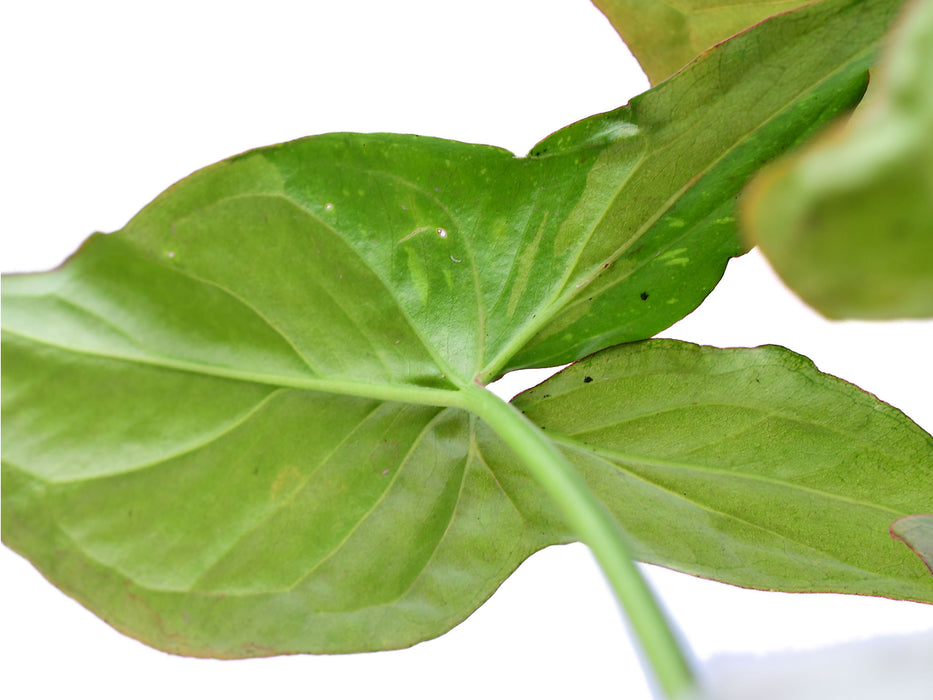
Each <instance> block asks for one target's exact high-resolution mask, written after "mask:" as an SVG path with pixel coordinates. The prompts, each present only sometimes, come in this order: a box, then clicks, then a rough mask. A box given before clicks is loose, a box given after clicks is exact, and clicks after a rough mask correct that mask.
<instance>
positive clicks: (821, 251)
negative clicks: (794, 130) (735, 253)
mask: <svg viewBox="0 0 933 700" xmlns="http://www.w3.org/2000/svg"><path fill="white" fill-rule="evenodd" d="M910 10H911V11H910V12H907V13H905V14H904V15H903V16H902V17H901V19H900V21H899V23H898V26H897V27H896V31H895V32H894V33H893V34H892V36H891V37H890V39H891V40H893V41H892V42H891V45H890V46H889V47H888V48H889V52H888V54H887V55H886V56H884V60H883V64H882V67H881V68H880V70H879V71H878V73H877V74H876V75H877V78H876V79H875V81H873V89H872V91H871V93H870V97H869V98H868V99H867V100H866V102H865V104H863V105H862V106H861V107H860V108H859V110H858V111H857V112H856V113H855V114H854V115H853V117H852V119H851V120H849V121H848V122H846V123H845V124H837V125H835V126H834V127H833V130H832V131H830V132H829V133H827V134H825V135H824V136H822V137H820V139H819V140H817V141H816V142H814V143H813V144H811V145H810V146H808V147H807V148H806V149H805V150H803V151H800V152H798V153H797V154H795V155H792V156H790V157H789V158H787V159H785V160H784V161H782V162H781V163H780V164H776V165H775V166H774V167H773V168H771V169H769V170H767V171H766V172H764V173H762V174H761V175H760V176H759V177H758V178H757V179H756V180H755V181H754V182H753V183H752V185H751V186H750V188H749V192H748V196H747V200H746V203H745V205H744V208H743V212H742V214H743V219H744V222H745V226H746V229H747V230H748V232H749V235H750V237H752V238H754V240H755V241H756V242H757V243H758V244H759V245H760V246H761V249H762V252H764V254H765V255H766V256H767V257H768V259H769V261H770V262H771V264H772V265H773V266H774V268H775V270H776V271H777V272H778V274H779V275H780V276H781V278H782V279H784V281H785V282H787V284H788V286H790V287H791V288H792V289H793V290H795V292H796V293H797V294H799V295H800V296H801V298H802V299H803V300H804V301H806V302H807V303H808V304H810V305H811V306H813V307H814V308H815V309H817V310H818V311H819V312H820V313H822V314H824V315H826V316H827V317H829V318H861V319H878V320H881V319H893V318H929V317H933V272H931V270H933V245H931V244H930V241H931V240H933V204H931V202H933V87H931V86H930V81H929V80H928V77H927V74H926V71H927V68H928V66H929V65H930V62H931V61H933V4H931V3H930V2H925V3H916V4H915V5H914V6H912V7H911V8H910Z"/></svg>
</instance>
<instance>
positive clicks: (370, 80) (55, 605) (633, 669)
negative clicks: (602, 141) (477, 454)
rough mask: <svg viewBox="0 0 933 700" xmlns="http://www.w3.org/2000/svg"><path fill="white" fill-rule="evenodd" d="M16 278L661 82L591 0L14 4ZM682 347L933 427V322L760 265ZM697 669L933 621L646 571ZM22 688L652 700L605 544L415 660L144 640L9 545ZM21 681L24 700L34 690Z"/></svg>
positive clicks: (523, 577)
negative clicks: (168, 197) (812, 287)
mask: <svg viewBox="0 0 933 700" xmlns="http://www.w3.org/2000/svg"><path fill="white" fill-rule="evenodd" d="M0 70H2V88H0V89H2V93H0V105H2V107H0V127H2V128H0V139H2V142H3V149H2V156H0V158H2V172H0V179H2V181H0V185H2V190H0V192H2V198H0V222H2V228H0V246H2V247H0V267H2V270H3V271H4V272H10V271H29V270H40V269H45V268H48V267H51V266H54V265H57V264H58V263H59V262H61V260H62V259H63V258H64V257H65V256H66V255H68V254H69V253H70V252H71V251H72V250H74V249H75V248H76V247H77V246H78V244H79V243H80V242H81V241H82V240H83V239H84V238H85V237H86V236H87V235H88V234H89V233H90V232H92V231H95V230H103V231H111V230H115V229H118V228H120V227H121V226H123V224H124V223H125V222H126V221H127V220H128V219H129V218H130V217H131V216H132V215H133V214H134V213H135V212H136V211H138V210H139V209H140V208H141V207H142V206H143V205H145V204H146V203H147V202H148V201H149V200H150V199H152V198H153V197H154V196H155V195H156V194H158V193H159V192H160V191H161V190H163V189H164V188H165V187H167V186H168V185H170V184H171V183H173V182H174V181H176V180H178V179H180V178H182V177H184V176H185V175H187V174H188V173H190V172H191V171H193V170H195V169H197V168H199V167H202V166H204V165H207V164H209V163H211V162H214V161H216V160H220V159H222V158H224V157H227V156H229V155H232V154H234V153H237V152H240V151H243V150H246V149H249V148H253V147H257V146H262V145H266V144H270V143H275V142H280V141H285V140H289V139H293V138H297V137H301V136H305V135H309V134H316V133H322V132H327V131H364V132H365V131H397V132H411V133H420V134H425V135H432V136H441V137H446V138H452V139H458V140H462V141H470V142H482V143H490V144H494V145H497V146H503V147H506V148H509V149H511V150H513V151H515V152H517V153H524V152H526V151H527V150H528V149H529V148H530V147H531V146H532V145H533V144H534V143H535V142H536V141H538V140H539V139H541V138H543V137H544V136H545V135H547V134H548V133H550V132H552V131H554V130H556V129H558V128H560V127H561V126H564V125H566V124H568V123H570V122H572V121H575V120H577V119H581V118H583V117H586V116H589V115H590V114H593V113H596V112H600V111H605V110H608V109H612V108H614V107H617V106H619V105H621V104H623V103H625V102H626V101H627V100H628V99H629V98H630V97H632V96H634V95H635V94H637V93H638V92H641V91H642V90H644V89H645V88H646V87H647V82H646V80H645V79H644V76H643V75H642V74H641V72H640V71H639V69H638V67H637V65H636V64H635V63H634V61H633V60H632V58H631V56H630V55H629V54H628V53H627V51H626V50H625V48H624V46H623V45H622V43H621V41H620V40H619V39H618V38H617V36H616V35H615V33H614V31H613V30H612V28H611V27H610V26H609V24H608V22H606V21H605V20H604V19H603V17H602V15H600V14H599V13H598V12H597V11H596V10H595V9H594V8H593V7H592V6H591V5H590V4H589V3H588V2H587V1H586V0H562V1H560V2H558V1H555V0H550V1H547V2H542V1H540V0H539V1H531V0H473V1H472V2H470V3H444V2H437V1H436V0H435V1H433V2H414V1H411V0H404V1H403V0H394V1H393V2H377V1H356V2H346V3H341V2H280V1H272V0H266V1H265V2H262V3H240V2H225V3H208V2H191V1H189V2H164V1H163V2H87V1H86V2H80V3H73V2H64V1H61V2H28V3H27V2H22V3H13V2H11V3H7V4H6V5H5V6H4V9H3V11H2V16H0ZM663 335H665V336H669V337H676V338H681V339H684V340H690V341H694V342H701V343H708V344H714V345H722V346H726V345H757V344H762V343H779V344H782V345H786V346H788V347H790V348H792V349H794V350H797V351H798V352H802V353H804V354H806V355H808V356H810V357H811V358H812V359H813V360H814V361H815V362H816V363H817V365H818V366H820V367H821V368H822V369H823V370H824V371H829V372H831V373H833V374H836V375H838V376H841V377H843V378H845V379H848V380H849V381H853V382H855V383H857V384H859V385H861V386H863V387H864V388H866V389H868V390H870V391H872V392H874V393H875V394H877V395H878V396H879V397H881V398H882V399H884V400H886V401H889V402H890V403H893V404H894V405H896V406H898V407H899V408H901V409H902V410H904V411H905V412H906V413H907V414H908V415H909V416H911V417H912V418H913V419H914V420H915V421H917V422H918V423H919V424H920V425H921V426H923V427H925V428H926V429H927V430H928V431H929V430H931V429H933V405H931V401H930V396H931V392H933V380H931V372H930V370H929V362H928V361H929V352H930V350H929V348H930V346H931V342H930V341H933V324H931V323H929V322H925V323H886V324H865V323H851V322H850V323H829V322H827V321H824V320H822V319H821V318H819V317H818V316H817V315H816V314H814V313H813V312H811V311H809V310H807V309H806V308H805V307H803V306H802V305H801V304H800V303H799V302H798V301H796V300H795V298H794V297H793V296H792V295H791V294H790V293H789V292H787V291H786V290H785V289H783V287H782V286H781V285H780V283H779V282H777V281H776V280H775V279H774V277H773V275H772V274H771V273H770V271H769V270H768V268H767V266H766V265H765V264H764V263H762V261H761V260H760V258H758V257H757V255H756V254H754V253H753V254H750V255H749V256H746V257H745V258H743V259H741V260H738V261H735V262H734V263H733V264H732V265H731V266H730V269H729V271H728V272H727V274H726V278H725V280H724V281H723V283H722V284H721V285H720V286H719V287H718V288H717V290H716V291H715V292H714V293H713V294H712V295H711V297H710V298H709V299H708V300H707V301H706V302H705V303H704V305H703V306H702V307H701V308H700V309H699V310H698V311H697V312H696V313H694V314H693V315H692V316H690V317H688V318H687V319H685V320H684V321H683V322H681V323H679V324H677V325H676V326H675V327H673V328H671V329H670V330H669V331H667V332H666V333H664V334H663ZM646 570H647V572H648V574H649V576H650V578H651V580H652V582H653V583H654V584H655V586H656V588H657V590H658V591H659V594H660V595H661V597H662V598H663V600H664V601H665V604H666V605H667V607H668V609H669V610H670V611H671V614H672V615H673V617H674V618H675V619H676V620H677V622H678V624H679V626H680V628H681V630H682V632H683V634H684V636H685V637H686V639H687V640H688V641H689V643H690V645H691V646H692V648H693V651H694V653H695V654H696V656H697V658H698V659H699V660H700V661H701V662H702V661H704V660H706V659H708V658H709V657H710V656H712V655H715V654H718V653H722V652H733V651H753V652H758V651H768V650H777V649H787V648H809V647H813V646H817V645H821V644H826V643H830V642H834V641H839V640H846V639H860V638H865V637H870V636H874V635H884V634H892V633H901V632H909V631H916V630H933V608H931V607H930V606H921V605H917V604H909V603H897V602H893V601H888V600H881V599H872V598H856V597H851V596H830V595H790V594H773V593H772V594H769V593H761V592H754V591H743V590H739V589H736V588H732V587H729V586H724V585H720V584H715V583H711V582H708V581H701V580H698V579H693V578H690V577H687V576H683V575H679V574H674V573H672V572H668V571H664V570H659V569H654V568H651V567H646ZM0 582H2V583H0V585H2V591H0V615H2V617H0V630H2V632H0V635H2V636H0V659H2V660H3V662H2V663H3V666H2V668H0V674H2V675H0V688H3V691H4V694H5V695H6V697H16V698H33V697H58V696H64V695H65V694H66V693H67V694H68V695H69V696H71V695H74V694H77V695H78V697H81V696H82V695H84V694H86V693H91V694H93V695H94V696H95V697H99V698H123V697H133V698H143V699H145V698H160V699H161V698H168V697H172V698H189V697H192V698H193V697H199V696H205V697H206V696H209V697H224V698H256V697H270V698H292V697H296V698H297V697H322V698H331V697H338V698H357V697H359V698H362V697H378V698H403V697H404V698H434V697H438V696H442V697H446V698H451V697H453V698H476V697H482V696H484V695H485V696H491V697H496V698H498V697H509V696H513V697H515V696H520V697H536V698H559V697H567V696H571V695H572V696H574V697H577V696H579V697H590V698H603V697H606V698H609V697H614V698H619V697H625V698H631V699H638V698H646V697H648V696H649V690H648V686H647V685H646V683H645V680H644V678H643V675H642V673H641V671H640V670H639V668H638V661H637V657H636V655H635V652H634V651H633V650H632V648H631V646H630V642H629V640H628V637H627V635H626V632H625V630H624V627H623V624H622V622H621V617H620V615H619V613H618V611H617V609H616V606H615V603H614V602H613V599H612V597H611V595H610V594H609V593H608V591H607V589H606V587H605V586H604V584H603V582H602V579H601V576H600V574H599V571H598V569H597V568H596V567H595V565H594V564H593V563H592V561H591V559H590V557H589V554H588V553H587V551H586V550H585V549H584V548H583V547H581V546H579V545H573V546H567V547H554V548H550V549H548V550H546V551H544V552H541V553H539V554H537V555H535V556H534V557H532V558H531V559H530V560H529V561H528V562H526V564H524V565H523V566H522V567H521V568H520V569H519V570H518V572H517V573H516V574H515V575H514V576H513V577H512V578H511V579H509V580H508V581H506V583H505V584H503V586H502V587H501V589H500V590H499V591H498V592H497V593H496V595H495V596H493V598H492V599H491V600H490V601H489V602H488V603H487V604H486V605H485V606H484V607H483V608H481V609H480V610H479V611H478V612H477V613H475V614H474V615H473V616H472V617H471V618H470V619H469V620H467V621H466V622H465V623H463V624H462V625H461V626H460V627H458V628H456V629H455V630H453V631H452V632H451V633H449V634H448V635H446V636H444V637H443V638H441V639H439V640H435V641H431V642H428V643H424V644H421V645H418V646H417V647H414V648H412V649H409V650H403V651H397V652H386V653H380V654H366V655H357V656H349V657H310V656H296V657H287V658H277V659H257V660H249V661H226V662H222V661H209V660H207V661H206V660H193V659H183V658H178V657H172V656H169V655H166V654H163V653H161V652H158V651H154V650H152V649H149V648H147V647H145V646H143V645H141V644H139V643H138V642H135V641H133V640H130V639H128V638H125V637H123V636H121V635H119V634H118V633H116V632H115V631H113V630H112V629H110V628H109V627H108V626H107V625H106V624H104V623H103V622H100V621H99V620H98V619H97V618H96V617H94V616H93V615H91V614H90V613H88V612H87V611H85V610H84V609H83V608H81V607H80V606H79V605H77V604H76V603H74V602H72V601H71V600H69V599H67V598H66V597H64V596H63V595H62V594H60V593H59V592H58V591H57V590H56V589H54V588H53V587H52V586H50V585H49V584H48V583H47V582H45V580H44V579H42V577H41V576H40V575H39V574H38V573H36V572H35V570H33V569H32V567H31V566H30V565H29V564H28V563H27V562H25V561H24V560H22V559H21V558H19V557H18V556H16V555H14V554H13V553H12V552H10V551H9V550H8V549H5V548H3V549H0ZM10 691H12V692H10Z"/></svg>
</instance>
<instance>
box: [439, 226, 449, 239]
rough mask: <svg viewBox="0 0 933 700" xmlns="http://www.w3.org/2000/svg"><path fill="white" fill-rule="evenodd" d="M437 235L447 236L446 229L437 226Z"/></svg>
mask: <svg viewBox="0 0 933 700" xmlns="http://www.w3.org/2000/svg"><path fill="white" fill-rule="evenodd" d="M437 235H438V236H440V237H441V238H447V229H445V228H438V229H437Z"/></svg>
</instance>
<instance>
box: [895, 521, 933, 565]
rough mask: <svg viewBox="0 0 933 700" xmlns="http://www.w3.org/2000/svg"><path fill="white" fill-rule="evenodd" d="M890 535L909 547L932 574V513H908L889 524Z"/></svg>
mask: <svg viewBox="0 0 933 700" xmlns="http://www.w3.org/2000/svg"><path fill="white" fill-rule="evenodd" d="M891 535H892V536H893V537H895V538H897V539H899V540H900V541H901V542H903V543H904V544H906V545H907V546H908V547H910V550H911V551H912V552H913V553H914V554H916V555H917V556H918V557H920V559H921V560H922V561H923V563H924V564H926V567H927V568H928V569H929V570H930V574H933V514H927V515H908V516H907V517H904V518H900V519H898V520H895V521H894V522H893V523H892V524H891Z"/></svg>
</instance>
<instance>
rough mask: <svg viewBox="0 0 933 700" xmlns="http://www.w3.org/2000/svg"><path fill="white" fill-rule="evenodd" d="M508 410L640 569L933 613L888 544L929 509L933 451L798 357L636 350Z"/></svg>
mask: <svg viewBox="0 0 933 700" xmlns="http://www.w3.org/2000/svg"><path fill="white" fill-rule="evenodd" d="M514 403H515V405H516V406H517V407H518V408H520V409H521V410H522V411H523V412H524V413H525V415H526V416H527V417H528V418H530V419H531V420H532V421H534V422H535V423H537V424H539V425H540V426H542V427H543V428H544V429H545V430H546V433H547V435H548V436H549V437H550V438H551V439H552V440H553V441H554V442H556V443H557V444H558V445H560V446H562V448H563V449H564V451H565V453H566V454H567V456H568V457H569V458H570V459H571V461H573V462H574V464H575V465H576V466H577V467H578V468H579V469H580V471H581V473H583V474H584V476H585V477H586V478H587V480H588V481H589V483H590V485H591V486H592V487H593V489H594V491H595V492H596V494H597V495H598V496H600V497H601V498H602V499H603V501H604V502H605V503H606V504H607V505H608V506H609V507H610V509H611V510H612V512H613V513H614V514H615V516H616V517H617V518H618V520H619V522H620V523H621V524H622V526H623V527H624V528H625V529H626V530H627V531H628V532H629V533H630V534H631V536H632V537H633V538H634V540H635V541H636V551H637V552H638V557H639V558H641V559H643V560H644V561H648V562H652V563H657V564H661V565H664V566H668V567H672V568H675V569H678V570H680V571H687V572H689V573H693V574H697V575H700V576H705V577H709V578H716V579H718V580H722V581H726V582H729V583H734V584H737V585H741V586H747V587H752V588H764V589H780V590H787V591H837V592H845V593H862V594H870V595H881V596H887V597H892V598H907V599H912V600H921V601H926V602H933V577H930V575H929V572H928V571H926V570H925V569H924V567H923V565H922V564H921V563H920V561H919V560H917V558H916V557H914V556H913V554H912V553H911V552H910V551H908V550H907V548H906V547H900V548H898V546H897V543H896V542H894V541H893V540H892V539H891V537H890V535H889V527H890V524H891V522H892V520H893V519H895V518H898V517H901V516H904V515H907V514H910V513H914V512H917V511H918V510H921V509H923V508H928V507H929V505H930V504H931V503H933V439H931V437H930V435H928V434H927V433H926V432H924V431H923V430H922V429H921V428H919V427H918V426H917V425H915V424H914V423H913V422H912V421H910V419H908V418H907V417H906V416H904V415H903V414H902V413H901V412H900V411H898V410H897V409H894V408H892V407H891V406H888V405H887V404H884V403H882V402H880V401H879V400H878V399H876V398H875V397H874V396H872V395H871V394H868V393H866V392H864V391H862V390H861V389H859V388H858V387H855V386H853V385H851V384H848V383H846V382H843V381H842V380H839V379H836V378H834V377H831V376H829V375H826V374H822V373H820V372H819V371H818V370H817V369H816V368H815V367H814V366H813V364H812V363H811V362H810V361H809V360H807V359H806V358H803V357H801V356H799V355H795V354H794V353H792V352H790V351H789V350H786V349H784V348H780V347H776V346H766V347H761V348H755V349H726V350H720V349H716V348H707V347H699V346H695V345H690V344H687V343H680V342H677V341H646V342H644V343H635V344H629V345H623V346H619V347H617V348H611V349H609V350H606V351H604V352H601V353H598V354H596V355H594V356H592V357H589V358H587V359H585V360H583V361H581V362H578V363H576V364H574V365H572V366H571V367H569V368H568V369H566V370H564V371H563V372H561V373H559V374H558V375H556V376H555V377H553V378H551V379H549V380H548V381H546V382H544V383H543V384H541V385H539V386H537V387H535V388H534V389H531V390H529V391H527V392H525V393H524V394H522V395H520V396H518V397H516V399H515V401H514ZM902 522H903V521H902Z"/></svg>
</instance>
